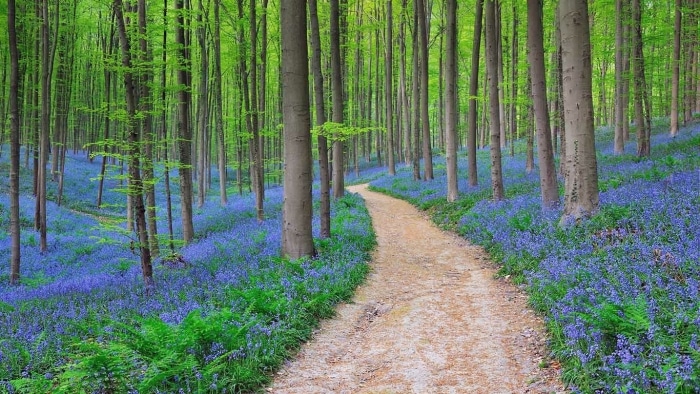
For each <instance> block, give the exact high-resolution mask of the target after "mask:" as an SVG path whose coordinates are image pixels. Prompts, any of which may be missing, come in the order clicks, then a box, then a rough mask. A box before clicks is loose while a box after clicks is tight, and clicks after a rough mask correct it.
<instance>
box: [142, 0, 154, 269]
mask: <svg viewBox="0 0 700 394" xmlns="http://www.w3.org/2000/svg"><path fill="white" fill-rule="evenodd" d="M138 30H139V47H140V57H141V63H142V64H141V68H142V71H141V72H140V74H141V75H140V79H141V83H140V84H139V88H140V96H141V97H140V99H139V107H140V109H141V111H142V112H143V113H145V118H144V120H143V138H144V139H145V141H144V144H143V150H144V152H143V186H144V194H145V195H146V221H147V222H148V245H149V248H150V251H151V255H152V256H158V254H159V246H158V224H157V218H156V190H155V179H156V177H155V174H154V172H153V142H154V140H155V136H154V133H153V115H152V114H151V112H153V101H152V100H153V97H152V95H151V88H150V85H151V84H152V83H153V68H152V67H153V66H152V64H153V55H152V53H151V50H150V48H149V47H148V41H147V40H146V1H145V0H139V1H138Z"/></svg>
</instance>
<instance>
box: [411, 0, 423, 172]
mask: <svg viewBox="0 0 700 394" xmlns="http://www.w3.org/2000/svg"><path fill="white" fill-rule="evenodd" d="M417 2H418V0H414V11H413V67H412V74H411V78H412V83H413V85H412V94H411V100H412V103H413V125H412V126H413V157H412V159H413V179H414V180H416V181H417V180H419V179H420V152H421V144H420V134H421V112H420V102H421V100H420V79H419V78H420V74H419V73H420V71H419V68H418V67H419V64H420V63H419V59H420V56H419V54H418V53H419V46H418V11H417V10H416V9H415V8H416V7H415V3H417Z"/></svg>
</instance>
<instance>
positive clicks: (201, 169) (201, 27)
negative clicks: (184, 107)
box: [196, 0, 209, 208]
mask: <svg viewBox="0 0 700 394" xmlns="http://www.w3.org/2000/svg"><path fill="white" fill-rule="evenodd" d="M197 11H198V12H197V25H198V26H197V31H196V34H197V41H198V42H199V50H200V53H199V88H198V90H199V91H198V94H197V150H198V153H197V157H196V160H197V207H198V208H201V207H202V206H203V205H204V201H205V199H206V195H207V182H206V167H207V150H208V149H207V148H208V144H207V134H208V133H209V51H208V46H207V39H206V25H205V24H204V14H205V9H204V3H203V2H202V0H199V4H198V10H197Z"/></svg>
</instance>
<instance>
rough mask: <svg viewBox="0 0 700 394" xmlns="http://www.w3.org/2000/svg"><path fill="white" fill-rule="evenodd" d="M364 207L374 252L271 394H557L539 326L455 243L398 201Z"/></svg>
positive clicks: (479, 257) (473, 254)
mask: <svg viewBox="0 0 700 394" xmlns="http://www.w3.org/2000/svg"><path fill="white" fill-rule="evenodd" d="M350 191H352V192H357V193H360V194H361V195H362V196H363V197H364V198H365V200H366V202H367V207H368V209H369V212H370V214H371V216H372V221H373V224H374V228H375V231H376V233H377V240H378V243H379V246H378V247H377V250H376V251H375V252H374V255H373V259H372V263H371V267H372V272H371V273H370V276H369V278H368V280H367V282H366V283H365V284H364V285H363V286H361V287H360V288H359V289H358V290H357V293H356V295H355V297H354V299H353V303H349V304H342V305H339V307H338V309H337V311H338V314H337V316H336V318H334V319H331V320H328V321H325V322H323V324H322V326H321V328H320V329H319V330H318V331H317V332H316V333H315V335H314V338H313V339H312V340H311V341H310V342H309V343H307V344H305V345H304V346H303V347H302V349H301V350H300V352H299V354H298V355H297V357H296V359H294V360H293V361H290V362H288V363H287V364H286V365H285V366H284V367H283V368H282V369H281V370H280V372H279V373H278V374H277V375H276V376H275V378H274V383H273V385H272V386H271V387H270V388H269V389H268V391H269V392H273V393H285V394H286V393H484V394H486V393H489V394H492V393H552V392H563V389H562V386H561V384H560V383H558V381H557V370H556V368H555V367H550V368H545V369H542V368H539V366H538V364H540V362H541V361H542V360H543V357H544V358H546V357H545V355H546V349H545V348H544V341H545V339H544V335H543V334H542V322H541V320H540V319H539V318H538V317H537V316H536V315H535V314H534V313H533V312H532V311H530V310H529V309H528V308H527V306H526V297H525V295H524V294H523V293H522V292H521V291H519V290H518V289H517V288H516V287H514V286H513V285H511V284H509V283H508V282H507V281H504V280H495V279H494V278H493V276H494V273H495V267H494V264H493V263H491V262H490V261H489V260H488V257H487V256H486V254H485V253H484V252H483V251H482V250H480V249H479V248H477V247H474V246H470V245H469V244H468V243H467V242H466V241H465V240H464V239H461V238H459V237H457V236H455V235H452V234H449V233H445V232H442V231H440V230H439V229H437V228H436V227H435V226H434V225H433V224H432V223H431V222H430V221H429V219H428V218H426V217H425V215H424V214H421V213H420V212H419V211H417V210H416V209H415V208H414V207H412V206H411V205H409V204H408V203H406V202H404V201H400V200H397V199H394V198H391V197H388V196H385V195H382V194H379V193H373V192H370V191H368V190H367V189H366V187H365V186H364V185H361V186H355V187H352V188H350Z"/></svg>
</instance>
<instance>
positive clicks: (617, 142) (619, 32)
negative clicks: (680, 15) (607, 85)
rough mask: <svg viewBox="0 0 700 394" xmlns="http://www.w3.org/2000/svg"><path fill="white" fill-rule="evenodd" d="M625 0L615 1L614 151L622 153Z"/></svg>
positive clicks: (625, 101) (623, 145) (625, 119)
mask: <svg viewBox="0 0 700 394" xmlns="http://www.w3.org/2000/svg"><path fill="white" fill-rule="evenodd" d="M622 3H623V0H616V1H615V13H616V15H617V18H616V22H615V137H614V148H613V149H614V152H615V154H618V155H619V154H622V153H623V152H624V151H625V135H624V129H623V123H625V122H627V116H626V114H625V113H626V107H627V100H625V99H624V97H623V87H624V85H623V78H624V76H623V71H624V65H623V64H624V51H625V49H624V40H625V37H624V32H625V29H624V22H623V21H624V16H623V4H622Z"/></svg>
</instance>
